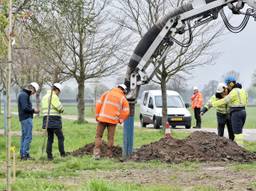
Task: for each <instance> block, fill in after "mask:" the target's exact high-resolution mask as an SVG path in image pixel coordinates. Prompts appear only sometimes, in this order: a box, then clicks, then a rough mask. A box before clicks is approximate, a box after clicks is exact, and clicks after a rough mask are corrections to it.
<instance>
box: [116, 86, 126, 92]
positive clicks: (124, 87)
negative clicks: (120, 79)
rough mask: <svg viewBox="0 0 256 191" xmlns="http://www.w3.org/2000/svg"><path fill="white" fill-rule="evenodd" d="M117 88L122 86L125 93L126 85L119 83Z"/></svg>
mask: <svg viewBox="0 0 256 191" xmlns="http://www.w3.org/2000/svg"><path fill="white" fill-rule="evenodd" d="M117 87H118V88H122V89H123V91H124V92H125V93H127V86H126V85H125V84H119V85H118V86H117Z"/></svg>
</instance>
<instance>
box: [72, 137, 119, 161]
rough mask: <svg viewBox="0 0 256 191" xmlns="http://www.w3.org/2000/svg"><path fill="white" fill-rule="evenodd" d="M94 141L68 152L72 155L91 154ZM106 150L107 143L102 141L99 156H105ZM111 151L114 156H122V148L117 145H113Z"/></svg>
mask: <svg viewBox="0 0 256 191" xmlns="http://www.w3.org/2000/svg"><path fill="white" fill-rule="evenodd" d="M94 145H95V144H94V143H89V144H87V145H85V146H84V147H81V148H79V149H77V150H75V151H73V152H71V153H70V154H71V155H72V156H83V155H92V154H93V148H94ZM107 150H108V145H107V143H106V142H104V141H103V142H102V145H101V156H102V157H107ZM112 152H113V157H114V158H119V157H121V156H122V148H121V147H119V146H114V147H113V149H112Z"/></svg>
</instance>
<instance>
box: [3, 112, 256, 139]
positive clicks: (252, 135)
mask: <svg viewBox="0 0 256 191" xmlns="http://www.w3.org/2000/svg"><path fill="white" fill-rule="evenodd" d="M15 114H17V113H14V115H15ZM63 118H64V119H68V120H77V116H75V115H64V116H63ZM86 121H88V122H89V123H96V120H95V119H94V118H86ZM135 127H140V123H139V122H135ZM148 129H150V130H153V131H157V130H155V129H153V127H152V126H151V127H150V126H149V128H148ZM173 131H185V132H194V131H207V132H215V133H217V129H216V128H202V129H185V128H183V127H181V128H176V129H173ZM3 134H4V131H3V129H0V135H3ZM12 134H13V135H14V136H15V135H16V136H20V132H17V131H14V132H12ZM33 134H34V135H35V134H37V135H40V134H42V132H35V131H33ZM244 135H245V140H247V141H256V129H244ZM225 137H228V134H227V131H226V130H225Z"/></svg>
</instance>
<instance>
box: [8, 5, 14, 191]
mask: <svg viewBox="0 0 256 191" xmlns="http://www.w3.org/2000/svg"><path fill="white" fill-rule="evenodd" d="M7 36H8V57H7V129H6V136H7V137H6V157H7V162H6V164H7V176H6V184H7V191H11V170H12V169H11V150H10V149H11V72H12V71H11V69H12V36H13V32H12V0H9V29H8V35H7Z"/></svg>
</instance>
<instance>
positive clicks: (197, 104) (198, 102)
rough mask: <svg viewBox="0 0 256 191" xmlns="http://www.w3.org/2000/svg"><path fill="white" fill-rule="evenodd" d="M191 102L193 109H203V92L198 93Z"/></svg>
mask: <svg viewBox="0 0 256 191" xmlns="http://www.w3.org/2000/svg"><path fill="white" fill-rule="evenodd" d="M191 101H192V109H195V108H201V107H202V106H203V95H202V93H201V92H199V91H198V92H197V93H195V94H194V95H193V96H192V97H191Z"/></svg>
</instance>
